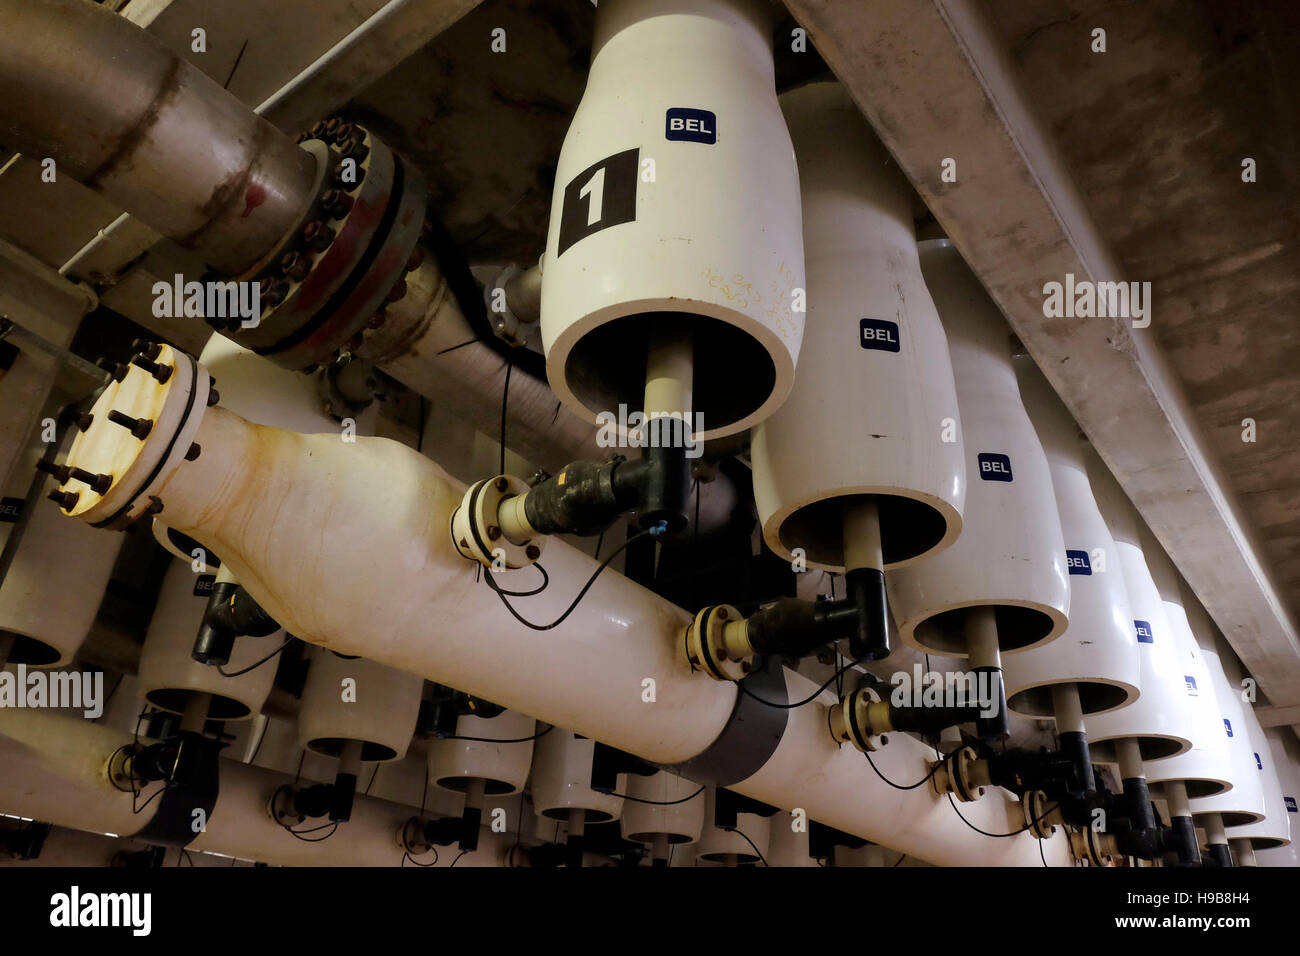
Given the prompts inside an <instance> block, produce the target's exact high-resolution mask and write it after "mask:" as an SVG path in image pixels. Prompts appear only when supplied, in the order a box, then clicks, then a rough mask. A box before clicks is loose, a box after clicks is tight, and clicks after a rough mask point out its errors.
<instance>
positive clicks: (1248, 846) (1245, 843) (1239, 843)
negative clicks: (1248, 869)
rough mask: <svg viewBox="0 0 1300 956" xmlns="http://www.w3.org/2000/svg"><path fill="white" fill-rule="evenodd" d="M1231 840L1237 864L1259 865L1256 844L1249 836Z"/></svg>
mask: <svg viewBox="0 0 1300 956" xmlns="http://www.w3.org/2000/svg"><path fill="white" fill-rule="evenodd" d="M1229 842H1230V845H1231V847H1232V858H1233V861H1234V865H1235V866H1259V861H1258V860H1256V859H1255V844H1254V842H1253V841H1252V840H1251V839H1250V838H1249V837H1237V838H1235V839H1233V840H1231V841H1229Z"/></svg>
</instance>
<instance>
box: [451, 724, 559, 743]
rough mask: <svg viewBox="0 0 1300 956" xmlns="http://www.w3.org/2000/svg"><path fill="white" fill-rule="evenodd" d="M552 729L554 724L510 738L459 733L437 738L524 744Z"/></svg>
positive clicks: (543, 735)
mask: <svg viewBox="0 0 1300 956" xmlns="http://www.w3.org/2000/svg"><path fill="white" fill-rule="evenodd" d="M554 729H555V725H554V724H551V725H550V726H549V727H547V728H546V729H545V730H539V731H538V732H537V733H535V734H533V735H532V736H531V737H510V738H506V739H502V738H498V737H466V736H463V735H461V734H447V735H446V736H439V737H438V738H437V739H438V740H473V741H475V742H477V743H481V744H525V743H528V741H530V740H536V739H538V738H539V737H545V736H546V735H547V734H549V733H550V732H551V731H552V730H554Z"/></svg>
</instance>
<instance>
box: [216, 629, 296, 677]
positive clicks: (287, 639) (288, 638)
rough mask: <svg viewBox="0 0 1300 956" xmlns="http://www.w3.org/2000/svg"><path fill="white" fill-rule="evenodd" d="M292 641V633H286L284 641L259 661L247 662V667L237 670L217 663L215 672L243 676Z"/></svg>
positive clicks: (230, 675)
mask: <svg viewBox="0 0 1300 956" xmlns="http://www.w3.org/2000/svg"><path fill="white" fill-rule="evenodd" d="M293 641H294V637H293V635H292V634H286V635H285V637H284V643H283V644H281V645H280V646H279V647H277V648H276V649H275V650H273V651H272V652H271V653H270V654H267V655H266V656H265V657H263V658H262V659H261V660H260V661H258V662H257V663H256V664H249V665H248V666H247V667H245V668H243V669H242V670H237V671H228V670H226V669H225V668H224V667H222V666H221V665H220V664H218V665H217V672H218V673H219V674H220V675H221V676H222V677H241V676H243V675H244V674H247V673H248V672H249V671H252V670H257V668H259V667H261V666H262V665H263V664H265V663H266V662H267V661H269V660H270V659H271V658H273V657H275V655H276V654H279V653H280V652H281V651H283V650H284V649H285V648H286V647H288V646H289V645H290V644H292V643H293Z"/></svg>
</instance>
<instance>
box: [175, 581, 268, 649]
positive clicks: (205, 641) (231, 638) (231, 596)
mask: <svg viewBox="0 0 1300 956" xmlns="http://www.w3.org/2000/svg"><path fill="white" fill-rule="evenodd" d="M279 629H280V625H279V624H278V623H276V621H275V619H274V618H272V617H271V615H269V614H267V613H266V611H265V610H264V609H263V608H262V606H261V605H260V604H258V603H257V602H256V601H255V600H253V597H252V596H251V595H250V594H249V593H248V592H247V591H245V590H244V588H243V587H241V586H240V585H238V584H236V583H234V582H233V581H218V582H217V583H216V584H214V585H212V594H211V595H210V596H209V597H208V606H207V608H206V610H204V612H203V621H202V623H200V624H199V633H198V634H197V635H196V636H195V638H194V649H193V650H192V651H191V652H190V655H191V656H192V657H193V658H194V659H195V660H196V661H198V662H199V663H200V664H209V665H212V666H220V665H223V664H228V663H230V653H231V651H233V650H234V647H235V638H237V637H244V636H247V637H266V636H267V635H268V634H274V633H275V632H276V631H278V630H279Z"/></svg>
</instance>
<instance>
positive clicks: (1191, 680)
mask: <svg viewBox="0 0 1300 956" xmlns="http://www.w3.org/2000/svg"><path fill="white" fill-rule="evenodd" d="M1183 681H1184V682H1185V683H1186V684H1187V696H1188V697H1199V696H1200V695H1199V694H1198V693H1197V692H1196V678H1195V677H1193V676H1192V675H1191V674H1184V675H1183Z"/></svg>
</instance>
